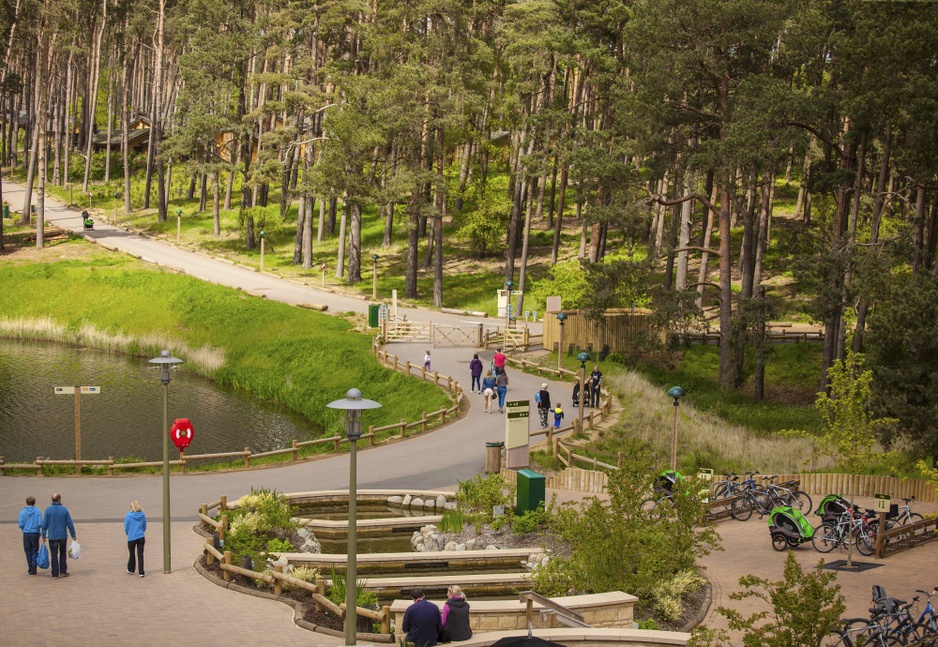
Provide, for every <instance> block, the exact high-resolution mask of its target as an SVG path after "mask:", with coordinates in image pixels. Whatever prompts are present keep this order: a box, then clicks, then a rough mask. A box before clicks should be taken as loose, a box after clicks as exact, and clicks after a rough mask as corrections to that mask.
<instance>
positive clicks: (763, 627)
mask: <svg viewBox="0 0 938 647" xmlns="http://www.w3.org/2000/svg"><path fill="white" fill-rule="evenodd" d="M823 567H824V562H823V560H822V561H821V562H819V563H818V565H817V566H816V567H815V568H814V569H812V570H810V571H808V572H807V573H805V572H804V570H802V568H801V565H800V564H798V560H797V559H796V558H795V556H794V554H793V553H792V552H791V551H789V552H788V557H787V558H786V560H785V571H784V575H783V578H782V580H780V581H777V582H771V581H769V580H766V579H763V578H760V577H755V576H754V575H745V576H743V577H741V578H740V579H739V584H740V586H742V587H744V589H745V590H743V591H737V592H735V593H732V594H731V595H730V598H732V599H733V600H746V599H749V598H756V599H757V600H762V601H763V602H764V603H765V604H766V606H768V607H769V608H770V609H771V611H759V612H756V613H753V614H751V615H749V616H743V615H742V614H741V613H740V612H739V611H736V610H734V609H728V608H726V607H720V608H719V609H718V611H719V613H720V615H722V616H724V617H725V618H727V620H728V624H729V628H730V629H732V630H734V631H741V632H743V633H744V635H743V643H742V644H743V645H744V646H745V647H815V646H816V645H818V644H819V642H820V640H821V638H822V637H823V636H824V635H826V634H827V633H828V632H830V631H831V630H832V629H835V628H836V627H837V626H838V625H839V619H840V616H841V615H842V614H843V612H844V609H845V608H846V607H845V605H844V597H843V595H842V594H841V593H840V585H839V584H834V582H835V581H836V579H837V574H836V573H834V572H833V571H825V570H824V568H823ZM726 639H727V638H726V634H725V633H724V632H713V631H701V632H695V636H694V641H693V642H692V643H691V645H693V646H694V647H722V646H723V645H725V644H727V643H726Z"/></svg>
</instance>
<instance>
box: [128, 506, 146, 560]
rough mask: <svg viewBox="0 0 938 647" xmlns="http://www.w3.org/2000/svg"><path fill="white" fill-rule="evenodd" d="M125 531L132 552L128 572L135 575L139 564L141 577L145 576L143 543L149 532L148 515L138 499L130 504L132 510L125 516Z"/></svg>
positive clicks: (129, 550) (129, 549)
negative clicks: (144, 512) (145, 535)
mask: <svg viewBox="0 0 938 647" xmlns="http://www.w3.org/2000/svg"><path fill="white" fill-rule="evenodd" d="M124 532H125V533H127V551H128V552H129V553H130V558H129V559H128V560H127V572H128V573H129V574H130V575H133V574H134V571H135V570H137V569H136V567H137V565H138V564H139V565H140V571H139V572H140V577H143V576H144V575H145V573H144V571H143V545H144V543H146V539H144V534H146V532H147V516H146V515H145V514H143V509H142V508H141V507H140V504H139V503H137V502H136V501H133V502H132V503H131V504H130V512H128V513H127V516H125V517H124Z"/></svg>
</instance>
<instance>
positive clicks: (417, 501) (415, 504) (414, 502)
mask: <svg viewBox="0 0 938 647" xmlns="http://www.w3.org/2000/svg"><path fill="white" fill-rule="evenodd" d="M410 507H411V508H422V507H423V499H421V498H420V497H419V496H415V497H414V498H413V499H411V500H410Z"/></svg>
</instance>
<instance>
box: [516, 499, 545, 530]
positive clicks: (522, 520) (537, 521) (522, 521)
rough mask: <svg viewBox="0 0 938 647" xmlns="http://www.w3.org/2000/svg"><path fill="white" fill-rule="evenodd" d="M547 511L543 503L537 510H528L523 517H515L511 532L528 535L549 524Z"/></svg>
mask: <svg viewBox="0 0 938 647" xmlns="http://www.w3.org/2000/svg"><path fill="white" fill-rule="evenodd" d="M547 518H548V515H547V511H546V510H545V509H544V504H543V503H542V504H541V505H539V506H538V507H537V510H528V511H527V512H525V513H524V514H522V515H520V516H519V515H515V516H514V517H513V518H512V520H511V531H512V532H514V533H515V534H516V535H527V534H528V533H532V532H534V531H535V530H537V529H538V527H540V526H542V525H544V524H545V523H546V522H547Z"/></svg>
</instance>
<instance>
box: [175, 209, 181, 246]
mask: <svg viewBox="0 0 938 647" xmlns="http://www.w3.org/2000/svg"><path fill="white" fill-rule="evenodd" d="M181 238H182V209H176V244H177V245H178V244H179V240H180V239H181Z"/></svg>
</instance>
